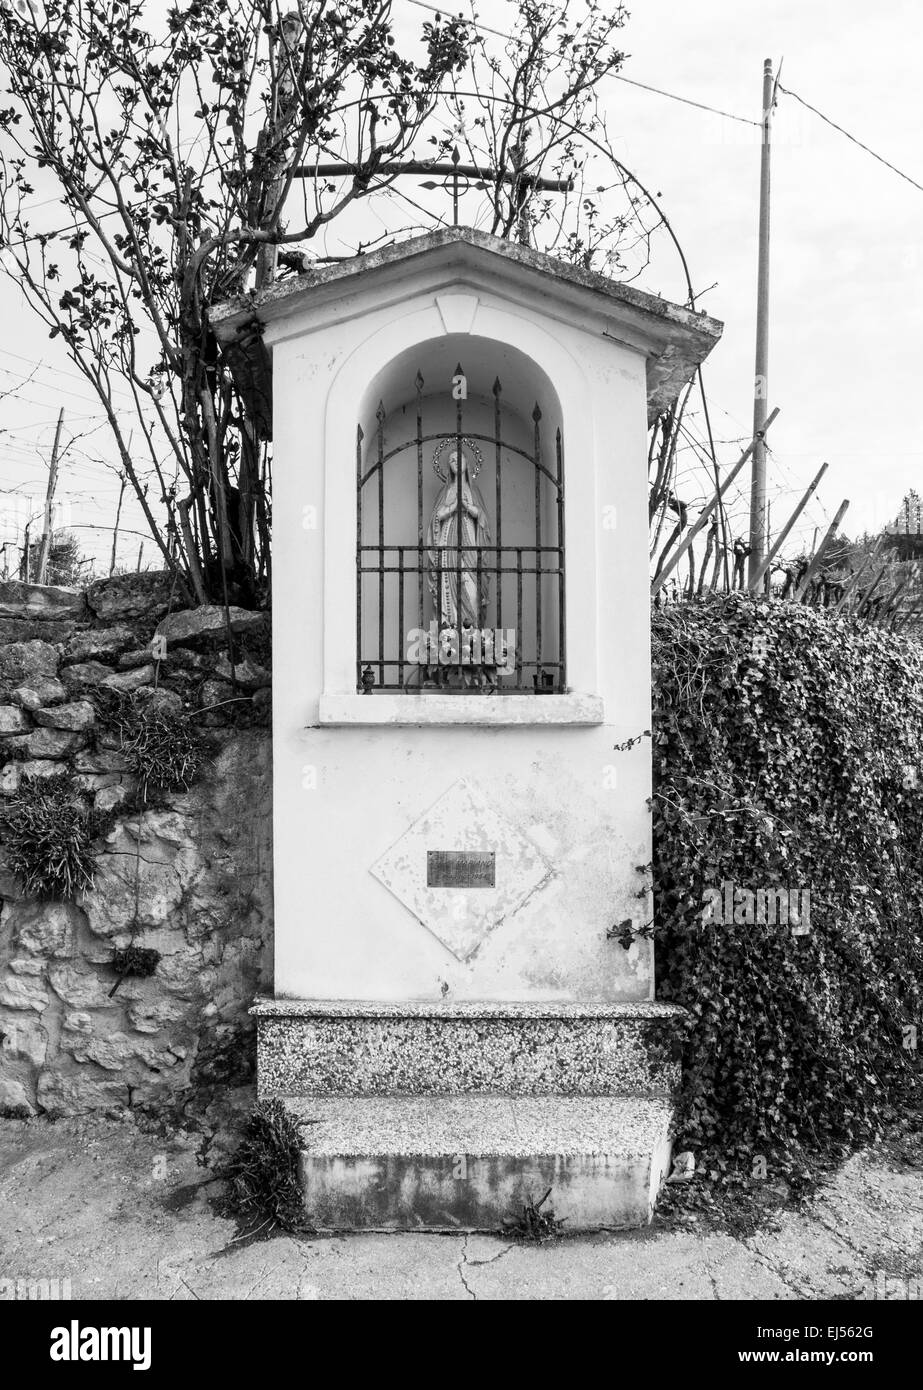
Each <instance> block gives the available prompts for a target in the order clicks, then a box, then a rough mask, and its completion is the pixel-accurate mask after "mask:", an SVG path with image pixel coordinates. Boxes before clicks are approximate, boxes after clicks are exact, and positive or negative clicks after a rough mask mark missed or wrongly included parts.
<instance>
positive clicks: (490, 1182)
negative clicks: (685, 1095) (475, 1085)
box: [285, 1096, 671, 1231]
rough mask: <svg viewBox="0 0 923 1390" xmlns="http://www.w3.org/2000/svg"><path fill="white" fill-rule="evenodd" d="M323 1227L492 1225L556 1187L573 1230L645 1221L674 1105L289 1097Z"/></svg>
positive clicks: (553, 1198)
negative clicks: (300, 1128)
mask: <svg viewBox="0 0 923 1390" xmlns="http://www.w3.org/2000/svg"><path fill="white" fill-rule="evenodd" d="M285 1104H286V1106H287V1107H288V1108H289V1110H290V1112H291V1113H292V1114H293V1115H294V1117H295V1118H296V1119H297V1120H298V1121H299V1122H300V1123H302V1125H303V1129H302V1134H303V1145H304V1146H303V1149H302V1153H301V1176H302V1182H303V1185H304V1192H305V1208H306V1211H307V1214H308V1216H309V1218H310V1220H311V1223H312V1225H314V1226H315V1227H316V1229H318V1230H341V1231H343V1230H381V1231H398V1230H401V1231H407V1230H421V1231H422V1230H433V1231H496V1230H498V1229H499V1228H500V1227H501V1225H502V1224H503V1222H504V1220H505V1219H507V1218H513V1219H515V1218H516V1217H517V1215H519V1214H520V1213H521V1212H522V1209H523V1205H524V1203H525V1202H526V1201H527V1199H528V1198H529V1197H531V1198H532V1199H533V1200H534V1201H536V1202H538V1201H539V1200H540V1199H541V1197H542V1196H544V1194H545V1193H546V1192H547V1191H548V1190H549V1189H551V1194H550V1196H549V1198H548V1201H547V1204H546V1208H547V1207H551V1208H553V1211H554V1215H555V1217H556V1218H557V1219H558V1220H562V1219H563V1220H564V1221H565V1227H564V1229H565V1230H567V1231H585V1230H603V1229H607V1230H611V1229H623V1228H627V1227H636V1226H642V1225H646V1224H647V1222H648V1221H649V1220H650V1218H651V1214H652V1212H653V1208H654V1203H655V1201H656V1199H657V1193H658V1192H659V1189H660V1185H661V1182H662V1180H663V1177H664V1175H665V1173H666V1172H667V1170H668V1167H669V1161H670V1119H671V1107H670V1105H669V1103H668V1102H666V1101H664V1100H651V1099H622V1098H615V1097H601V1096H598V1097H583V1096H581V1097H575V1096H550V1097H543V1098H538V1097H530V1098H527V1097H514V1098H513V1097H508V1096H449V1097H438V1098H434V1097H419V1096H413V1097H409V1096H389V1097H386V1098H381V1097H379V1098H368V1097H340V1098H336V1099H332V1098H330V1097H310V1098H305V1097H299V1098H286V1101H285Z"/></svg>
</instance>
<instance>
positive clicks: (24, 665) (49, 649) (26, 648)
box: [0, 640, 58, 685]
mask: <svg viewBox="0 0 923 1390" xmlns="http://www.w3.org/2000/svg"><path fill="white" fill-rule="evenodd" d="M57 672H58V653H57V651H56V650H55V648H54V647H53V646H52V645H51V643H50V642H40V641H38V640H35V641H32V642H10V643H9V645H8V646H5V647H0V679H2V680H5V681H8V682H9V683H10V685H21V684H23V683H24V682H27V681H30V680H33V679H34V678H35V677H36V676H55V675H57Z"/></svg>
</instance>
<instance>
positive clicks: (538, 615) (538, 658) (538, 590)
mask: <svg viewBox="0 0 923 1390" xmlns="http://www.w3.org/2000/svg"><path fill="white" fill-rule="evenodd" d="M541 418H542V412H541V411H540V410H539V408H538V401H536V402H535V409H534V410H533V412H532V419H533V421H534V422H535V673H536V676H537V677H538V678H539V680H541V671H542V474H541V469H540V468H539V464H540V463H541V461H542V437H541V426H540V423H539V422H540V421H541ZM537 688H538V686H536V689H537Z"/></svg>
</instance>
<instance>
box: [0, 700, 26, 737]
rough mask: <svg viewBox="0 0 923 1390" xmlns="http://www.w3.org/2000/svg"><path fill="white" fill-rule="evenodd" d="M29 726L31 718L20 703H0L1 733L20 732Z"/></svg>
mask: <svg viewBox="0 0 923 1390" xmlns="http://www.w3.org/2000/svg"><path fill="white" fill-rule="evenodd" d="M28 728H29V720H28V718H27V717H26V715H25V714H23V712H22V710H21V709H20V708H19V706H18V705H0V734H19V733H22V731H23V729H28Z"/></svg>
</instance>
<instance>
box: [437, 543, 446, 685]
mask: <svg viewBox="0 0 923 1390" xmlns="http://www.w3.org/2000/svg"><path fill="white" fill-rule="evenodd" d="M444 549H445V547H444V546H443V544H442V527H441V525H440V528H439V545H438V546H437V547H436V684H437V685H442V556H443V551H444Z"/></svg>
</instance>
